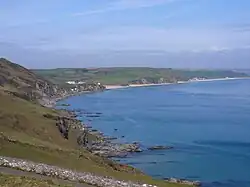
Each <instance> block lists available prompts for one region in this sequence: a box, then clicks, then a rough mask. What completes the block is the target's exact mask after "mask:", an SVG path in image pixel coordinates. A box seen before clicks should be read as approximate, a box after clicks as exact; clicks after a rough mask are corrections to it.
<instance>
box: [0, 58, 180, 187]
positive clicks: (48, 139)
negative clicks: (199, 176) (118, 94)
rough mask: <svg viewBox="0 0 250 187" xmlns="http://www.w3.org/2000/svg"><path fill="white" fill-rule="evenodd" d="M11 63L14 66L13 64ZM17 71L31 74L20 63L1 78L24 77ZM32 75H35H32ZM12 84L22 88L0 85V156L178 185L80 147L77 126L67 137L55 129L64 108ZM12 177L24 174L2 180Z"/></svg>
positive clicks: (130, 178)
mask: <svg viewBox="0 0 250 187" xmlns="http://www.w3.org/2000/svg"><path fill="white" fill-rule="evenodd" d="M3 64H4V65H6V63H0V65H3ZM10 66H12V64H10ZM14 66H15V67H16V65H15V64H14ZM3 69H5V70H7V69H8V70H13V69H12V68H11V67H9V66H8V67H4V68H2V66H1V69H0V70H1V71H0V72H3V71H2V70H3ZM18 71H20V72H18ZM21 73H24V76H26V75H27V74H28V75H31V76H33V74H32V73H30V72H26V69H24V68H22V67H21V68H18V70H17V69H15V70H13V72H11V73H10V72H9V73H8V71H5V74H6V75H5V74H3V75H4V76H2V79H5V81H4V82H5V83H9V80H11V79H8V77H10V75H18V76H17V77H19V78H18V81H19V80H24V79H23V75H21ZM26 73H27V74H26ZM13 77H16V76H13ZM34 78H35V79H37V77H36V76H35V77H34ZM6 79H8V81H6ZM25 80H26V79H25ZM29 81H32V80H29ZM20 82H22V81H20ZM27 82H28V81H27ZM45 83H46V82H45ZM29 84H30V83H29ZM46 84H47V83H46ZM13 88H15V92H17V93H18V92H19V91H21V92H22V89H23V87H22V86H16V87H14V86H12V85H10V86H9V87H6V84H5V85H0V103H1V104H0V156H8V157H15V158H21V159H27V160H31V161H34V162H41V163H46V164H50V165H55V166H59V167H63V168H68V169H72V170H74V171H80V172H81V171H83V172H91V173H94V174H96V175H100V176H111V177H114V178H116V179H119V180H131V181H136V182H142V183H149V184H155V185H157V186H159V187H161V186H162V187H177V186H182V185H175V184H168V183H166V182H164V181H158V180H154V179H152V178H151V177H149V176H146V175H144V174H142V172H140V171H138V170H136V169H134V168H132V167H130V166H127V165H121V164H118V163H116V162H113V161H111V160H108V159H106V158H103V157H99V156H95V155H93V154H91V153H90V152H88V151H87V150H86V149H84V148H80V147H79V146H78V144H77V137H78V136H77V135H78V133H79V131H78V130H77V129H75V128H69V133H68V135H69V136H68V139H65V138H64V137H63V136H62V134H61V133H60V132H59V130H58V127H57V125H56V123H57V117H58V116H62V115H66V114H65V112H63V111H58V110H55V109H49V108H46V107H43V106H40V105H38V104H36V103H35V102H32V101H30V100H29V99H27V100H26V99H25V98H22V97H17V96H16V95H15V94H12V92H9V90H12V89H13ZM48 116H53V117H48ZM0 180H3V178H2V177H0ZM12 180H23V181H21V183H23V182H25V181H26V179H25V178H23V179H20V178H16V179H15V178H12V177H6V181H7V182H6V184H8V181H12ZM31 182H32V181H31ZM3 184H5V183H3ZM44 186H46V185H44ZM51 186H56V185H51Z"/></svg>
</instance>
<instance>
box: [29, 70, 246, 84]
mask: <svg viewBox="0 0 250 187" xmlns="http://www.w3.org/2000/svg"><path fill="white" fill-rule="evenodd" d="M33 72H35V73H37V74H38V75H40V76H42V77H44V78H45V79H47V80H50V81H51V82H53V83H57V84H63V83H65V82H66V81H69V80H83V81H94V82H100V83H103V84H130V83H143V82H145V83H163V82H164V83H167V82H176V81H187V80H189V79H192V78H195V77H199V78H207V79H214V78H225V77H245V76H248V75H247V74H245V73H241V72H235V71H231V70H184V69H170V68H146V67H131V68H129V67H124V68H123V67H121V68H97V69H70V68H68V69H51V70H33Z"/></svg>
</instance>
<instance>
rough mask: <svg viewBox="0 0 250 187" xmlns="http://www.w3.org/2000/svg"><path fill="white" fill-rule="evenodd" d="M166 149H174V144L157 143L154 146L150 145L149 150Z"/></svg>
mask: <svg viewBox="0 0 250 187" xmlns="http://www.w3.org/2000/svg"><path fill="white" fill-rule="evenodd" d="M166 149H173V147H172V146H162V145H157V146H153V147H149V148H148V150H151V151H153V150H166Z"/></svg>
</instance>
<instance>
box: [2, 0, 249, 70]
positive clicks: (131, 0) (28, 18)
mask: <svg viewBox="0 0 250 187" xmlns="http://www.w3.org/2000/svg"><path fill="white" fill-rule="evenodd" d="M0 5H1V6H0V21H1V25H0V29H1V35H0V56H1V57H5V58H7V59H9V60H11V61H13V62H15V63H18V64H21V65H23V66H25V67H27V68H31V69H51V68H65V67H67V68H69V67H70V68H91V67H154V68H182V69H186V68H189V69H207V68H209V69H250V21H249V20H250V8H249V7H250V1H248V0H240V1H239V0H102V1H100V0H92V1H80V0H73V1H70V2H69V1H65V0H55V1H49V0H44V1H32V0H25V1H22V2H21V1H9V0H3V1H1V2H0Z"/></svg>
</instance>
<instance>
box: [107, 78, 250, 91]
mask: <svg viewBox="0 0 250 187" xmlns="http://www.w3.org/2000/svg"><path fill="white" fill-rule="evenodd" d="M249 78H250V77H235V78H218V79H201V80H190V81H178V82H177V83H160V84H130V85H128V86H121V85H104V86H105V87H106V90H116V89H124V88H136V87H148V86H164V85H171V84H187V83H195V82H211V81H226V80H237V79H249Z"/></svg>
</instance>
